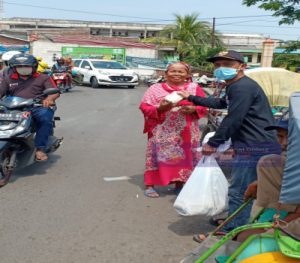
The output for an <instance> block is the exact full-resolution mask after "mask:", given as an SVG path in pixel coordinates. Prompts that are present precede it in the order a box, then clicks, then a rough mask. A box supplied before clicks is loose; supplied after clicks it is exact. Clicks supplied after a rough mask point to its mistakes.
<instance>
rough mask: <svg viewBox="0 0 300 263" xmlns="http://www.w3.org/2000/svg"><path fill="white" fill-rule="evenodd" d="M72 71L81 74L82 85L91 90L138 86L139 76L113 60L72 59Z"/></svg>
mask: <svg viewBox="0 0 300 263" xmlns="http://www.w3.org/2000/svg"><path fill="white" fill-rule="evenodd" d="M73 62H74V70H76V71H78V72H79V73H81V74H83V76H84V77H83V84H90V85H91V86H92V87H93V88H99V87H100V86H127V87H128V88H134V87H135V86H137V85H138V84H139V76H138V74H136V73H135V72H134V71H132V70H129V69H127V68H126V67H125V66H124V65H122V64H121V63H119V62H117V61H113V60H102V59H73Z"/></svg>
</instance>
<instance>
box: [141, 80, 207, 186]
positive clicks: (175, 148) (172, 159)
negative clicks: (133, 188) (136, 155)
mask: <svg viewBox="0 0 300 263" xmlns="http://www.w3.org/2000/svg"><path fill="white" fill-rule="evenodd" d="M182 90H187V91H188V92H190V93H191V94H193V95H199V96H203V97H204V96H205V95H204V92H203V91H202V89H201V88H200V87H199V86H198V85H197V84H195V83H189V84H186V85H185V86H184V87H183V88H182ZM173 91H174V90H173V89H172V88H170V87H166V86H165V84H155V85H153V86H151V87H150V88H149V89H148V90H147V92H146V93H145V95H144V97H143V100H142V103H141V106H140V109H141V110H142V112H143V113H144V117H145V128H144V132H145V133H148V144H147V150H146V171H145V175H144V182H145V185H168V184H170V183H172V182H178V181H179V182H186V180H187V179H188V178H189V176H190V174H191V173H192V170H193V169H194V167H195V165H196V164H197V162H198V160H199V159H200V156H199V153H198V152H197V150H196V149H197V148H198V146H199V140H200V131H199V125H198V120H199V118H200V117H202V116H204V115H205V114H206V109H205V108H203V107H199V106H197V113H193V114H189V115H185V114H183V113H182V112H181V111H180V107H181V106H183V105H193V104H192V103H190V102H188V101H182V102H180V103H178V104H177V105H176V106H177V107H175V108H173V109H171V110H170V111H168V112H166V113H164V114H160V113H158V112H157V108H158V106H159V104H160V102H161V101H162V100H163V99H164V97H165V96H166V95H168V94H169V93H171V92H173Z"/></svg>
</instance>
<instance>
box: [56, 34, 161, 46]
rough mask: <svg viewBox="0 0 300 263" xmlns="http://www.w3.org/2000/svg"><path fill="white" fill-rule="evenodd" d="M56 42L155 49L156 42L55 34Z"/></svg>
mask: <svg viewBox="0 0 300 263" xmlns="http://www.w3.org/2000/svg"><path fill="white" fill-rule="evenodd" d="M51 39H52V41H53V42H56V43H68V44H79V45H93V46H107V47H125V48H126V47H127V48H130V47H131V48H149V49H154V48H155V44H149V43H140V42H126V41H122V40H116V39H115V38H113V39H112V40H103V39H83V38H74V37H63V36H54V37H52V38H51Z"/></svg>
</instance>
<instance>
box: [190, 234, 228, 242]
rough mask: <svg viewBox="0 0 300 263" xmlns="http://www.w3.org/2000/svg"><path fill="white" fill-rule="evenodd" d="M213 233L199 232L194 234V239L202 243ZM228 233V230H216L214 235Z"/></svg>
mask: <svg viewBox="0 0 300 263" xmlns="http://www.w3.org/2000/svg"><path fill="white" fill-rule="evenodd" d="M210 234H211V233H206V234H197V235H194V236H193V240H194V241H196V242H198V243H202V242H203V241H204V240H205V239H206V238H207V237H208V236H209V235H210ZM226 234H227V233H226V232H216V233H215V234H214V236H225V235H226Z"/></svg>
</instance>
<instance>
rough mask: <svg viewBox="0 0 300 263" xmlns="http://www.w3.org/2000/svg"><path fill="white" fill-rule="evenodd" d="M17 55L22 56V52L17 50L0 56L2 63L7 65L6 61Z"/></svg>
mask: <svg viewBox="0 0 300 263" xmlns="http://www.w3.org/2000/svg"><path fill="white" fill-rule="evenodd" d="M18 54H22V52H21V51H17V50H11V51H7V52H5V53H3V54H2V61H3V62H5V64H6V65H8V61H9V60H10V59H11V58H12V57H13V56H14V55H18Z"/></svg>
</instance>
